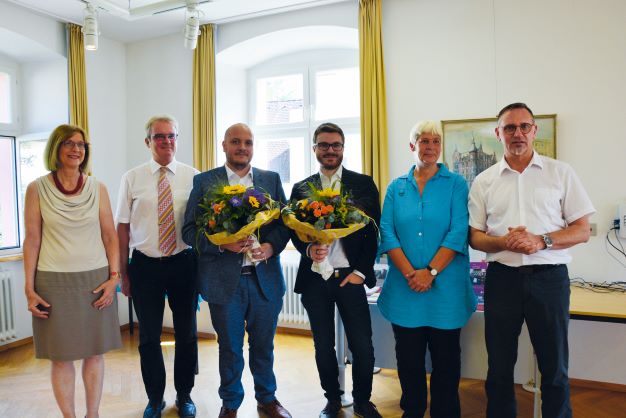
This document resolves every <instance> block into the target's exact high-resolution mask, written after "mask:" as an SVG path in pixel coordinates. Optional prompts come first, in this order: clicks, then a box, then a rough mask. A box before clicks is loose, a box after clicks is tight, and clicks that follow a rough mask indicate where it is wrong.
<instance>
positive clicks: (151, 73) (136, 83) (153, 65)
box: [126, 34, 193, 168]
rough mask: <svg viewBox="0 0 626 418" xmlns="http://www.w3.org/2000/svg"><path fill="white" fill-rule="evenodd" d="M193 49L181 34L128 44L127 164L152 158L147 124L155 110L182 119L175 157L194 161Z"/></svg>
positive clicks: (185, 160)
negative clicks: (186, 47) (187, 47)
mask: <svg viewBox="0 0 626 418" xmlns="http://www.w3.org/2000/svg"><path fill="white" fill-rule="evenodd" d="M192 64H193V53H192V51H190V50H188V49H185V48H184V47H183V37H182V35H181V34H175V35H169V36H164V37H161V38H155V39H150V40H148V41H141V42H134V43H131V44H128V45H127V46H126V105H127V109H128V112H127V126H126V141H127V143H126V152H127V160H126V167H127V168H131V167H134V166H137V165H139V164H142V163H144V162H146V161H148V159H149V158H150V151H149V149H148V148H147V147H146V145H145V143H144V138H145V136H146V132H145V130H144V126H145V124H146V122H147V121H148V119H149V118H150V117H151V116H153V115H156V114H163V113H168V114H171V115H172V116H174V117H175V118H176V119H177V120H178V123H179V128H180V132H179V139H178V151H177V153H176V159H177V160H179V161H181V162H183V163H186V164H190V165H191V164H192V163H193V153H192V150H193V146H192V139H193V126H192V120H193V117H192Z"/></svg>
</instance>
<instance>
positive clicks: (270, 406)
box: [256, 399, 291, 418]
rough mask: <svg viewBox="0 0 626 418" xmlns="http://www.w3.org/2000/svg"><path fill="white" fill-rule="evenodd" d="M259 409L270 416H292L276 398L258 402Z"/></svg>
mask: <svg viewBox="0 0 626 418" xmlns="http://www.w3.org/2000/svg"><path fill="white" fill-rule="evenodd" d="M256 407H257V409H258V410H259V411H261V412H263V413H264V414H265V415H267V416H268V417H270V418H291V414H290V413H289V411H287V410H286V409H285V408H283V406H282V405H281V404H280V402H278V400H276V399H274V400H273V401H272V402H268V403H263V404H261V403H260V404H257V406H256Z"/></svg>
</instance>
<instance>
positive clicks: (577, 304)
mask: <svg viewBox="0 0 626 418" xmlns="http://www.w3.org/2000/svg"><path fill="white" fill-rule="evenodd" d="M569 312H570V317H571V318H572V319H577V320H582V321H596V322H618V323H626V293H618V292H610V293H604V292H593V291H591V290H588V289H583V288H580V287H574V286H572V295H571V296H570V307H569Z"/></svg>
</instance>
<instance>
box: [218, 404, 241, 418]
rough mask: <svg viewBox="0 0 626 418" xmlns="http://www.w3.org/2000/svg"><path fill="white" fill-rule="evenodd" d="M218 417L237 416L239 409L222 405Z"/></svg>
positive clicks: (229, 417) (230, 417)
mask: <svg viewBox="0 0 626 418" xmlns="http://www.w3.org/2000/svg"><path fill="white" fill-rule="evenodd" d="M218 418H237V410H236V409H228V408H226V407H224V406H223V407H222V409H220V414H219V415H218Z"/></svg>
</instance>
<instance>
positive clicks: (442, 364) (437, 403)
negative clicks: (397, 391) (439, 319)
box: [392, 324, 461, 418]
mask: <svg viewBox="0 0 626 418" xmlns="http://www.w3.org/2000/svg"><path fill="white" fill-rule="evenodd" d="M392 327H393V333H394V336H395V338H396V359H397V362H398V378H399V379H400V386H401V388H402V397H401V398H400V407H401V408H402V410H403V411H404V414H403V415H402V416H403V417H405V418H422V417H423V416H424V414H425V413H426V406H427V405H428V388H427V386H426V367H425V356H426V347H428V349H429V350H430V358H431V361H432V373H431V375H430V416H431V417H432V418H460V416H461V402H460V400H459V380H460V379H461V344H460V338H461V329H460V328H457V329H450V330H448V329H438V328H432V327H417V328H405V327H401V326H399V325H396V324H392Z"/></svg>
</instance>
